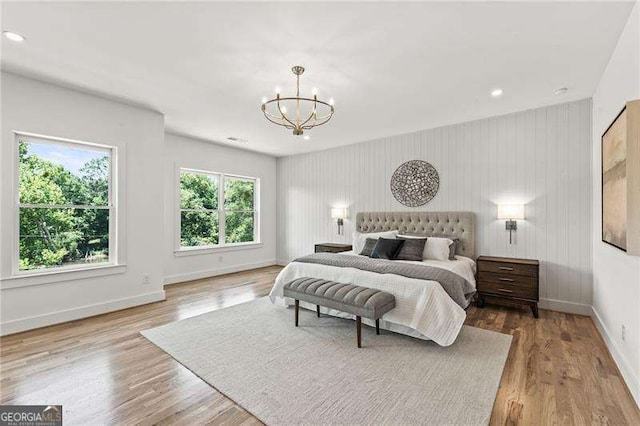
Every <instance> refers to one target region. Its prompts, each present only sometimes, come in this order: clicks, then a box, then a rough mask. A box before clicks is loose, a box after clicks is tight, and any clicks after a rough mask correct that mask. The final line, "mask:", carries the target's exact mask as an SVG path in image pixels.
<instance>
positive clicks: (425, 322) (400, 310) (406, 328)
mask: <svg viewBox="0 0 640 426" xmlns="http://www.w3.org/2000/svg"><path fill="white" fill-rule="evenodd" d="M343 254H353V253H352V252H347V253H343ZM354 255H355V254H354ZM398 262H405V261H398ZM409 263H420V264H424V265H429V266H435V267H439V268H444V269H448V270H450V271H451V272H454V273H456V274H458V275H460V276H462V277H463V278H465V279H467V280H468V281H469V282H471V283H472V284H474V286H475V262H474V261H473V260H471V259H469V258H466V257H463V256H457V260H452V261H439V260H425V261H423V262H409ZM300 277H314V278H322V279H326V280H332V281H337V282H342V283H348V284H355V285H361V286H364V287H370V288H376V289H379V290H383V291H386V292H389V293H391V294H393V295H394V296H395V297H396V307H395V309H392V310H391V311H389V312H388V313H386V314H385V315H384V316H383V317H382V319H381V321H380V327H381V328H384V329H387V330H391V331H394V332H397V333H402V334H407V335H409V336H413V337H418V338H421V339H426V340H433V341H434V342H436V343H437V344H439V345H441V346H449V345H451V344H452V343H453V342H454V341H455V339H456V337H457V336H458V333H459V332H460V329H461V328H462V324H463V323H464V320H465V318H466V312H465V311H464V309H462V308H461V307H460V306H459V305H458V304H456V303H455V302H454V301H453V300H452V299H451V298H450V297H449V295H448V294H447V293H446V292H445V291H444V290H443V289H442V287H441V286H440V284H439V283H438V282H436V281H427V280H419V279H414V278H406V277H403V276H400V275H394V274H377V273H375V272H368V271H361V270H359V269H355V268H338V267H335V266H327V265H319V264H314V263H300V262H291V263H289V264H288V265H287V266H286V267H285V268H284V269H283V270H282V271H281V272H280V274H279V275H278V277H277V278H276V281H275V284H274V285H273V288H272V289H271V293H270V294H269V297H270V298H271V301H272V302H273V303H276V304H280V305H289V304H291V303H292V301H291V300H290V299H285V298H284V297H283V293H282V289H283V286H284V285H285V284H286V283H288V282H290V281H292V280H294V279H296V278H300ZM300 306H303V307H306V308H308V309H312V310H315V305H311V304H306V303H304V302H301V303H300ZM322 312H325V313H328V314H330V315H335V316H340V317H344V318H353V315H350V314H346V313H344V312H339V311H336V310H333V309H327V308H322ZM363 322H364V323H366V324H369V325H374V321H372V320H368V319H364V318H363Z"/></svg>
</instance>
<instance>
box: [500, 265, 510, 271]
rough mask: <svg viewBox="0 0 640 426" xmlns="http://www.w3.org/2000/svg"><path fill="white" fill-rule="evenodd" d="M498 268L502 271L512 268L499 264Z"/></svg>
mask: <svg viewBox="0 0 640 426" xmlns="http://www.w3.org/2000/svg"><path fill="white" fill-rule="evenodd" d="M498 269H500V270H502V271H513V268H509V267H508V266H499V267H498Z"/></svg>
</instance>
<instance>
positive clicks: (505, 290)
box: [498, 288, 513, 293]
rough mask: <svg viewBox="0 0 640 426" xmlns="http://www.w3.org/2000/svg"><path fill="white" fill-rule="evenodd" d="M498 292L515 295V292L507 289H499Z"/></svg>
mask: <svg viewBox="0 0 640 426" xmlns="http://www.w3.org/2000/svg"><path fill="white" fill-rule="evenodd" d="M498 291H501V292H503V293H513V291H511V290H507V289H506V288H499V289H498Z"/></svg>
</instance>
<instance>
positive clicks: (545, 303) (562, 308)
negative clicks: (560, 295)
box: [538, 299, 591, 316]
mask: <svg viewBox="0 0 640 426" xmlns="http://www.w3.org/2000/svg"><path fill="white" fill-rule="evenodd" d="M538 307H539V308H540V309H547V310H549V311H558V312H566V313H568V314H576V315H586V316H591V305H584V304H582V303H574V302H565V301H564V300H556V299H540V302H539V303H538Z"/></svg>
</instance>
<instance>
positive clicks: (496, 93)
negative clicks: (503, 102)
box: [491, 89, 502, 98]
mask: <svg viewBox="0 0 640 426" xmlns="http://www.w3.org/2000/svg"><path fill="white" fill-rule="evenodd" d="M491 96H493V97H494V98H497V97H499V96H502V89H493V91H492V92H491Z"/></svg>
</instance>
